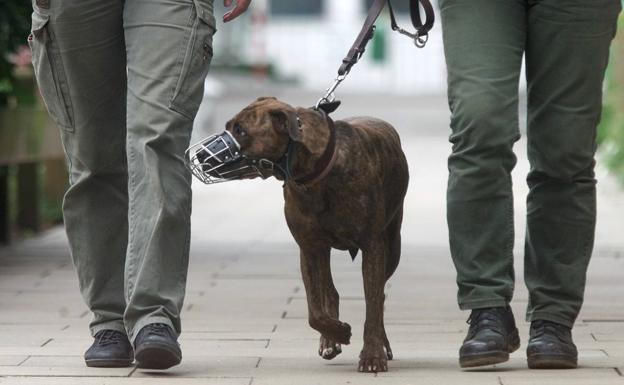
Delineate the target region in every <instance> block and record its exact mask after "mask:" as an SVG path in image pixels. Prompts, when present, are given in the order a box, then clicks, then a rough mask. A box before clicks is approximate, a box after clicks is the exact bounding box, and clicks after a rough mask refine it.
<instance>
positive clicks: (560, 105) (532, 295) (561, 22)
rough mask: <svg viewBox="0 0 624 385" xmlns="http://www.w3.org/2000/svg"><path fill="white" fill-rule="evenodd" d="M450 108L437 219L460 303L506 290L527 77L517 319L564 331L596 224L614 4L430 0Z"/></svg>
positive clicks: (603, 0)
mask: <svg viewBox="0 0 624 385" xmlns="http://www.w3.org/2000/svg"><path fill="white" fill-rule="evenodd" d="M439 3H440V10H441V16H442V27H443V37H444V46H445V47H444V50H445V55H446V62H447V66H448V98H449V106H450V109H451V129H452V134H451V137H450V141H451V142H452V143H453V151H452V154H451V156H450V157H449V161H448V167H449V181H448V195H447V219H448V226H449V236H450V246H451V254H452V256H453V261H454V263H455V267H456V269H457V284H458V287H459V291H458V300H459V305H460V308H461V309H474V308H483V307H491V306H504V305H505V304H507V303H509V302H510V301H511V298H512V294H513V290H514V270H513V254H512V251H513V242H514V228H513V197H512V187H511V176H510V173H511V170H512V169H513V167H514V165H515V163H516V157H515V156H514V153H513V152H512V146H513V144H514V142H516V141H517V140H518V138H519V136H520V134H519V130H518V81H519V77H520V70H521V63H522V57H523V54H524V55H525V58H526V78H527V84H528V128H527V139H528V156H529V161H530V164H531V170H530V173H529V175H528V178H527V181H528V185H529V188H530V192H529V195H528V197H527V229H526V242H525V283H526V285H527V287H528V289H529V305H528V309H527V320H529V321H532V320H536V319H544V320H550V321H553V322H558V323H561V324H564V325H567V326H569V327H571V326H572V325H573V324H574V321H575V319H576V317H577V315H578V313H579V310H580V308H581V304H582V302H583V292H584V287H585V276H586V271H587V266H588V263H589V259H590V255H591V252H592V247H593V240H594V228H595V223H596V189H595V184H596V181H595V179H594V163H595V162H594V153H595V150H596V126H597V125H598V122H599V120H600V113H601V101H602V82H603V77H604V72H605V67H606V65H607V57H608V53H609V45H610V42H611V40H612V38H613V36H614V34H615V28H616V18H617V15H618V13H619V11H620V7H621V5H620V0H593V1H583V0H440V2H439Z"/></svg>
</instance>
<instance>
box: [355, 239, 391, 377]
mask: <svg viewBox="0 0 624 385" xmlns="http://www.w3.org/2000/svg"><path fill="white" fill-rule="evenodd" d="M362 251H363V252H362V276H363V278H364V296H365V298H366V321H365V322H364V347H363V348H362V352H361V353H360V363H359V365H358V371H360V372H370V373H377V372H386V371H387V370H388V356H387V355H386V351H385V350H384V344H385V332H384V326H383V310H384V309H383V304H384V286H385V282H386V260H385V251H386V248H385V246H384V243H383V240H382V239H381V238H380V239H376V240H373V241H372V242H371V244H370V245H369V246H368V247H367V248H366V249H364V250H362Z"/></svg>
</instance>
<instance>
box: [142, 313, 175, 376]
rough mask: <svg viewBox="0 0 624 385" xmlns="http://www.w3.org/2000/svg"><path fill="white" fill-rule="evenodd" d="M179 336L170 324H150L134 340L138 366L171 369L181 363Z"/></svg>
mask: <svg viewBox="0 0 624 385" xmlns="http://www.w3.org/2000/svg"><path fill="white" fill-rule="evenodd" d="M177 340H178V336H177V335H176V333H175V332H174V331H173V329H171V327H169V326H168V325H165V324H161V323H155V324H148V325H146V326H145V327H143V329H141V330H140V331H139V334H137V336H136V339H135V340H134V346H135V348H134V351H135V353H134V354H135V357H136V360H137V366H138V367H139V368H141V369H169V368H170V367H172V366H175V365H177V364H179V363H180V361H181V360H182V351H181V350H180V345H179V344H178V341H177Z"/></svg>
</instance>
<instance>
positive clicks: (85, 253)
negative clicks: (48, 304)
mask: <svg viewBox="0 0 624 385" xmlns="http://www.w3.org/2000/svg"><path fill="white" fill-rule="evenodd" d="M33 8H34V13H33V32H32V35H31V37H30V38H29V42H30V45H31V49H32V52H33V64H34V67H35V72H36V75H37V80H38V83H39V88H40V90H41V94H42V95H43V97H44V101H45V102H46V104H47V106H48V110H49V112H50V114H51V115H52V117H53V119H54V120H55V121H56V122H57V124H58V125H59V126H60V128H61V136H62V140H63V145H64V147H65V152H66V160H67V164H68V168H69V175H70V187H69V189H68V190H67V193H66V194H65V199H64V202H63V214H64V219H65V228H66V231H67V237H68V239H69V243H70V247H71V253H72V257H73V260H74V264H75V266H76V269H77V271H78V279H79V283H80V289H81V292H82V295H83V297H84V300H85V302H86V303H87V305H88V307H89V309H91V311H92V312H93V316H94V318H93V321H92V322H91V325H90V328H91V333H92V334H93V335H95V334H96V333H98V332H99V331H101V330H105V329H112V330H116V331H119V332H123V333H125V328H124V324H123V313H124V310H125V307H126V303H125V299H124V292H123V284H124V265H125V258H126V246H127V232H128V225H127V223H128V218H127V208H128V195H127V168H126V145H125V143H126V53H125V47H124V39H123V26H122V8H123V1H122V0H105V1H101V0H68V1H33Z"/></svg>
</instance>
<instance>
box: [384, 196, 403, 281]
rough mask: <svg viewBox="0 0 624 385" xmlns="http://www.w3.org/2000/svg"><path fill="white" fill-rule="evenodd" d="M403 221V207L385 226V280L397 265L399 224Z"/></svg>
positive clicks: (399, 240)
mask: <svg viewBox="0 0 624 385" xmlns="http://www.w3.org/2000/svg"><path fill="white" fill-rule="evenodd" d="M402 223H403V208H402V207H401V208H400V209H399V211H398V212H397V213H396V214H395V216H394V218H392V221H391V222H390V223H389V224H388V227H386V230H385V233H386V242H387V243H386V244H387V245H388V254H387V255H386V280H388V279H390V277H391V276H392V274H394V272H395V271H396V269H397V266H399V260H400V259H401V224H402Z"/></svg>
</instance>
